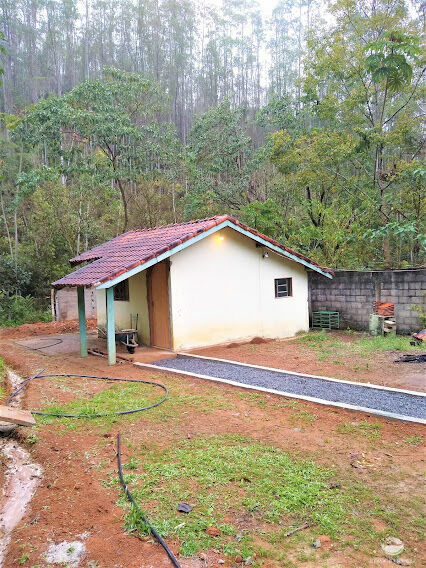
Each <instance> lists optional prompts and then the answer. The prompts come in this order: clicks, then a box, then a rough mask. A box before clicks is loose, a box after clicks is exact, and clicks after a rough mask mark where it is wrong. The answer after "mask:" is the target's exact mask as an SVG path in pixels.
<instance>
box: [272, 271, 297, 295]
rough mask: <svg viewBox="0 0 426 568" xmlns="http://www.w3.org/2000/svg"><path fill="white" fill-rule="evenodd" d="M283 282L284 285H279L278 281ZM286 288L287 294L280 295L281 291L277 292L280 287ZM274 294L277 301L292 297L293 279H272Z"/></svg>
mask: <svg viewBox="0 0 426 568" xmlns="http://www.w3.org/2000/svg"><path fill="white" fill-rule="evenodd" d="M282 280H285V281H286V283H285V284H282V283H281V284H280V281H282ZM284 285H285V286H286V292H287V293H282V292H283V290H281V291H280V290H279V287H280V286H284ZM274 292H275V299H277V300H279V299H281V298H291V297H292V296H293V278H292V277H291V276H290V277H284V278H275V279H274Z"/></svg>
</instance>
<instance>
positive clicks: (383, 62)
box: [365, 30, 422, 91]
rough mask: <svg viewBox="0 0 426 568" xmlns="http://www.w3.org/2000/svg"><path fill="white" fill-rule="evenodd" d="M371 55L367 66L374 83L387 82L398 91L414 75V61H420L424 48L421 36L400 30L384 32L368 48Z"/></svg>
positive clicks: (392, 88)
mask: <svg viewBox="0 0 426 568" xmlns="http://www.w3.org/2000/svg"><path fill="white" fill-rule="evenodd" d="M365 50H366V52H368V53H370V55H369V56H368V57H367V59H366V67H367V70H368V72H369V73H371V78H372V80H373V82H374V83H380V82H383V81H384V82H386V84H387V86H388V88H389V89H390V90H391V91H397V90H398V89H400V88H401V87H402V86H403V85H404V83H409V82H410V81H411V78H412V76H413V63H418V62H419V55H420V54H421V53H422V49H421V47H420V45H419V38H418V37H417V36H415V35H412V34H405V33H403V32H401V31H400V30H391V31H387V32H384V33H383V34H382V36H381V38H380V39H378V40H376V41H372V42H370V43H369V44H368V45H367V46H366V48H365Z"/></svg>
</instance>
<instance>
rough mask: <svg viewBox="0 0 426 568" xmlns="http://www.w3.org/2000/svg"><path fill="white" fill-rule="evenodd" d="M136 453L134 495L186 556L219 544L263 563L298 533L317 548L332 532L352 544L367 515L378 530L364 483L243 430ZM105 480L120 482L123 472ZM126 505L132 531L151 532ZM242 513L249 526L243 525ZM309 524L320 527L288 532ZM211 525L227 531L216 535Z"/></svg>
mask: <svg viewBox="0 0 426 568" xmlns="http://www.w3.org/2000/svg"><path fill="white" fill-rule="evenodd" d="M132 454H133V457H132V461H131V462H130V463H129V464H127V472H126V475H125V479H126V482H127V483H128V485H129V488H130V490H131V492H132V494H133V495H134V497H135V499H136V500H137V502H138V503H139V504H140V506H141V508H142V509H143V510H144V511H145V513H146V515H147V517H148V518H149V519H150V520H151V522H153V524H155V526H156V528H157V530H159V531H160V532H161V533H162V535H163V536H167V537H169V538H172V539H178V540H179V541H180V543H181V546H180V552H181V553H182V554H183V555H185V556H191V555H194V554H197V553H199V552H201V551H203V550H208V549H210V548H211V549H214V550H216V551H219V552H220V553H222V554H224V555H227V556H230V557H233V556H235V555H236V554H241V555H242V557H243V558H247V557H249V556H251V557H253V555H255V556H256V557H257V558H258V559H259V564H256V565H259V566H260V565H261V563H262V562H261V559H262V558H263V559H265V558H271V559H272V558H273V559H276V560H279V561H283V560H284V559H285V558H286V550H287V548H288V547H292V546H294V543H295V540H296V541H300V540H301V539H302V540H306V542H307V546H308V547H309V546H310V544H311V542H312V541H313V540H315V535H318V534H327V535H329V536H330V537H332V538H333V539H337V540H339V539H342V540H341V542H342V543H344V538H343V537H344V535H345V534H347V533H348V531H349V532H351V531H353V532H354V533H356V532H357V531H358V527H359V524H360V522H361V520H362V521H363V523H364V529H363V532H364V530H365V528H368V530H369V533H370V534H374V529H373V527H372V526H371V524H370V523H369V520H368V514H369V512H368V507H366V503H368V504H369V505H371V506H373V498H372V495H371V492H370V491H369V490H368V489H367V488H366V487H365V486H364V485H363V484H362V483H360V482H354V481H353V480H352V481H347V480H345V479H341V478H339V475H338V474H337V473H336V472H334V471H333V470H331V469H327V468H324V467H321V466H319V465H317V464H316V463H315V462H314V461H312V460H310V459H301V458H300V457H298V456H295V455H290V454H288V453H286V452H284V451H282V450H280V449H278V448H274V447H272V446H269V445H266V444H263V443H259V442H256V441H253V440H251V439H248V438H245V437H243V436H240V435H222V436H214V437H203V438H198V439H194V440H185V441H183V442H181V443H180V444H179V445H178V446H177V447H173V448H168V449H165V450H160V451H158V450H156V451H151V452H146V450H144V451H142V450H141V451H140V453H139V454H138V453H137V448H135V447H134V446H132ZM104 484H105V485H107V486H118V485H119V483H118V480H117V476H116V475H115V473H114V474H111V477H110V479H108V480H105V481H104ZM181 502H185V503H189V504H190V505H191V506H192V507H193V509H192V511H191V512H190V513H189V514H187V515H186V514H182V513H179V512H178V511H177V506H178V504H179V503H181ZM119 504H120V505H121V506H122V507H124V508H125V509H126V511H127V517H126V528H127V530H138V531H139V532H140V533H141V534H147V530H146V527H145V526H144V524H143V523H142V522H141V521H140V519H138V515H137V514H136V512H135V511H134V510H133V509H129V504H128V502H127V500H126V499H125V497H124V495H121V497H120V498H119ZM242 520H243V524H244V525H245V526H246V528H245V529H243V530H241V529H237V525H239V526H241V523H242ZM304 523H309V524H310V525H312V528H311V529H309V530H307V531H301V532H300V533H298V534H295V535H294V536H292V537H291V538H287V537H286V536H285V534H286V533H287V532H288V531H289V530H291V528H292V527H296V526H300V525H303V524H304ZM209 526H210V527H211V526H213V527H216V528H218V529H219V531H220V534H219V535H218V536H215V537H212V536H209V535H208V534H207V532H206V529H207V527H209ZM259 540H260V541H262V544H259Z"/></svg>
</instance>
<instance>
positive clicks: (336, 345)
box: [297, 329, 421, 371]
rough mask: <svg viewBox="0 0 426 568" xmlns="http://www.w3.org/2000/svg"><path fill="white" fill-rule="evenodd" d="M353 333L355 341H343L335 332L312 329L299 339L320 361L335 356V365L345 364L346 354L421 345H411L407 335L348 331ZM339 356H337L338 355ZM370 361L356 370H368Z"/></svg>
mask: <svg viewBox="0 0 426 568" xmlns="http://www.w3.org/2000/svg"><path fill="white" fill-rule="evenodd" d="M346 333H349V334H350V335H352V336H353V337H354V338H355V339H354V340H353V341H342V340H341V339H340V338H339V337H337V336H336V335H335V334H333V333H330V332H326V331H325V330H324V329H322V330H321V331H310V332H309V333H308V334H307V335H305V336H304V337H300V338H299V339H298V340H297V341H298V342H299V343H300V344H302V345H304V346H305V347H307V348H308V349H312V350H313V351H315V352H316V354H317V358H318V360H319V361H325V360H327V359H329V357H333V361H332V362H333V363H334V364H335V365H344V364H345V361H344V358H345V357H346V356H351V355H358V356H359V357H361V358H370V357H373V356H374V355H375V354H376V353H381V352H386V351H416V350H419V349H421V346H418V345H410V339H411V338H410V337H409V336H405V335H389V336H387V337H382V336H376V337H372V336H370V335H367V334H361V333H359V332H346ZM336 356H337V357H338V358H337V357H336ZM368 368H369V365H368V363H367V364H365V365H359V364H358V365H356V366H355V367H354V370H356V371H359V370H368Z"/></svg>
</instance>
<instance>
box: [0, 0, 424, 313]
mask: <svg viewBox="0 0 426 568" xmlns="http://www.w3.org/2000/svg"><path fill="white" fill-rule="evenodd" d="M424 24H425V14H424V5H422V4H421V3H420V2H418V1H416V2H405V1H404V0H331V2H330V3H325V2H323V1H321V0H281V1H278V2H277V4H276V6H275V8H274V9H273V10H271V12H270V13H267V12H266V11H265V10H264V9H262V5H261V4H260V3H257V2H256V1H255V0H223V2H222V3H220V4H219V3H214V4H213V3H209V2H208V1H204V2H202V1H201V0H200V1H197V0H0V82H1V86H0V295H1V302H0V305H1V307H0V324H1V323H2V322H3V324H4V322H5V321H8V322H10V321H12V320H13V321H14V320H19V317H20V315H19V314H20V313H21V312H22V311H28V310H29V309H30V308H31V309H32V308H34V309H37V306H43V305H44V304H43V302H46V300H47V298H48V297H49V296H50V292H49V288H50V282H52V281H53V280H55V279H57V278H59V277H60V276H62V275H64V274H65V273H67V272H69V264H68V260H69V258H71V257H73V256H75V255H77V254H79V253H81V252H82V251H84V250H86V249H88V248H91V247H93V246H95V245H97V244H99V243H101V242H104V241H105V240H108V239H110V238H112V237H114V236H116V235H117V234H120V233H122V232H124V231H126V230H130V229H134V228H141V227H150V226H155V225H160V224H166V223H173V222H180V221H184V220H190V219H194V218H202V217H207V216H211V215H215V214H222V213H229V214H231V215H233V216H235V217H237V218H238V219H240V220H241V221H242V222H245V223H247V224H248V225H250V226H252V227H255V228H257V229H258V230H260V231H261V232H264V233H266V234H267V235H269V236H271V237H273V238H275V239H277V240H279V241H281V242H283V243H285V244H286V245H288V246H290V247H293V248H294V249H296V250H298V251H299V252H301V253H304V254H306V255H308V256H310V257H312V258H313V259H315V260H316V261H318V262H320V263H322V264H324V265H326V266H329V267H335V268H347V269H363V268H405V267H412V266H419V265H422V263H424V258H423V256H422V255H423V254H424V248H425V245H426V237H425V232H424V214H425V191H424V181H425V173H426V169H425V163H424V133H423V131H422V126H423V116H424V106H422V101H424V94H425V90H424V81H423V77H424V70H425V61H424V51H423V46H422V33H423V31H424ZM423 104H424V103H423Z"/></svg>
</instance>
